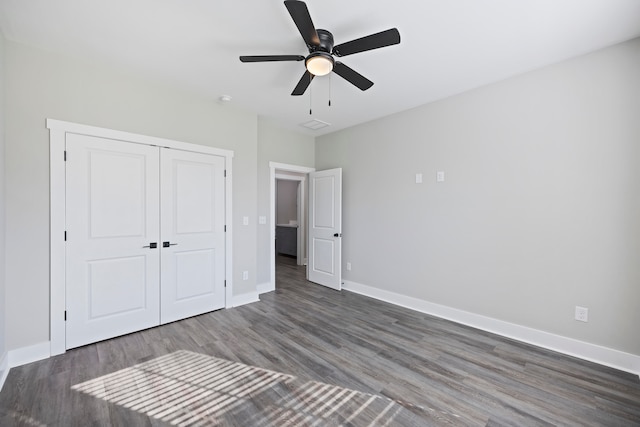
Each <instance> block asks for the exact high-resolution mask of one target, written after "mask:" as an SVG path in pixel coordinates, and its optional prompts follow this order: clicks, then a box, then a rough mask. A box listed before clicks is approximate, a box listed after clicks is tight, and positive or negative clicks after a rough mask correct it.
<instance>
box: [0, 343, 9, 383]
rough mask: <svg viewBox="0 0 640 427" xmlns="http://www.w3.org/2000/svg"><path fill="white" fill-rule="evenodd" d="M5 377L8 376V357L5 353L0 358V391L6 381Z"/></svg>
mask: <svg viewBox="0 0 640 427" xmlns="http://www.w3.org/2000/svg"><path fill="white" fill-rule="evenodd" d="M7 375H9V355H8V353H6V352H5V353H4V354H3V355H2V357H0V391H2V386H3V385H4V381H5V380H6V379H7Z"/></svg>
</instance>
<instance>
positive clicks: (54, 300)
mask: <svg viewBox="0 0 640 427" xmlns="http://www.w3.org/2000/svg"><path fill="white" fill-rule="evenodd" d="M46 127H47V128H48V129H49V167H50V169H49V170H50V224H49V227H50V228H49V245H50V246H49V250H50V258H49V259H50V264H49V274H50V286H51V288H50V289H51V290H50V308H49V315H50V327H51V330H50V339H51V341H50V342H51V355H52V356H54V355H57V354H62V353H64V352H65V351H66V342H65V321H64V311H65V307H66V301H65V283H66V280H65V278H66V272H65V264H66V262H65V240H64V238H65V236H64V234H65V226H66V218H65V187H66V185H65V164H64V151H65V140H66V134H67V133H75V134H80V135H89V136H97V137H101V138H108V139H115V140H120V141H127V142H131V143H136V144H145V145H154V146H158V147H167V148H174V149H179V150H184V151H192V152H197V153H205V154H213V155H216V156H222V157H224V158H225V169H226V171H227V179H226V180H225V198H226V200H225V205H226V206H225V218H226V220H225V223H226V225H227V233H226V235H225V256H226V261H225V278H226V282H227V288H226V291H225V297H226V302H225V306H226V307H227V308H229V307H232V306H233V305H232V304H233V274H232V272H233V268H232V267H233V233H232V230H233V224H232V218H233V215H232V207H233V204H232V191H231V190H232V178H233V173H232V159H233V151H231V150H223V149H219V148H213V147H208V146H204V145H198V144H190V143H186V142H181V141H174V140H170V139H164V138H156V137H152V136H146V135H139V134H134V133H129V132H122V131H117V130H112V129H105V128H99V127H95V126H88V125H82V124H78V123H71V122H64V121H60V120H53V119H47V121H46Z"/></svg>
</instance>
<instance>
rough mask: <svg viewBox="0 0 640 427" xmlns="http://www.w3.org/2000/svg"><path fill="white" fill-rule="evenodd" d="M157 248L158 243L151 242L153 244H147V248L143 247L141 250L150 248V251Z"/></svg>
mask: <svg viewBox="0 0 640 427" xmlns="http://www.w3.org/2000/svg"><path fill="white" fill-rule="evenodd" d="M157 247H158V243H156V242H153V243H149V244H148V245H147V246H143V248H150V249H155V248H157Z"/></svg>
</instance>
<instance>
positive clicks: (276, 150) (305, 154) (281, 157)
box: [257, 118, 315, 284]
mask: <svg viewBox="0 0 640 427" xmlns="http://www.w3.org/2000/svg"><path fill="white" fill-rule="evenodd" d="M314 146H315V143H314V138H313V137H311V136H307V135H302V134H299V133H297V132H291V131H289V130H285V129H282V128H280V127H279V126H277V125H275V124H274V123H272V122H271V121H269V120H268V119H264V118H259V119H258V212H259V215H263V216H265V217H267V224H265V225H259V226H258V227H259V229H258V278H257V282H258V284H263V283H269V280H270V274H271V270H270V268H271V266H270V259H269V253H270V247H271V245H273V244H274V242H272V241H271V237H270V233H269V225H268V224H270V223H271V219H270V218H271V211H270V208H269V203H270V200H269V198H270V195H269V174H270V170H269V162H276V163H285V164H289V165H296V166H306V167H310V168H312V167H313V166H314V161H315V151H314Z"/></svg>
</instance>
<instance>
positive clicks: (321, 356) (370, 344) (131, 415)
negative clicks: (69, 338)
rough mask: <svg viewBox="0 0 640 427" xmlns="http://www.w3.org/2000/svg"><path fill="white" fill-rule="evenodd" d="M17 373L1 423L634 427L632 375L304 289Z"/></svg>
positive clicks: (288, 275) (639, 409) (639, 418)
mask: <svg viewBox="0 0 640 427" xmlns="http://www.w3.org/2000/svg"><path fill="white" fill-rule="evenodd" d="M280 261H281V262H280V263H279V266H278V269H277V290H276V291H275V292H272V293H269V294H265V295H262V296H261V302H259V303H254V304H250V305H246V306H243V307H238V308H235V309H230V310H221V311H217V312H214V313H209V314H205V315H202V316H197V317H193V318H191V319H186V320H183V321H180V322H175V323H172V324H169V325H165V326H162V327H158V328H153V329H149V330H146V331H142V332H139V333H135V334H130V335H127V336H124V337H120V338H115V339H112V340H108V341H104V342H100V343H97V344H93V345H88V346H85V347H82V348H78V349H74V350H70V351H68V352H67V353H66V354H64V355H61V356H56V357H53V358H50V359H48V360H43V361H40V362H36V363H31V364H29V365H25V366H21V367H18V368H13V369H11V371H10V372H9V376H8V378H7V381H6V383H5V385H4V388H3V390H2V392H1V393H0V426H14V425H24V426H39V425H50V426H92V425H95V426H105V425H117V426H138V425H140V426H161V425H216V424H219V425H238V426H254V425H255V426H269V425H274V426H281V425H290V426H295V425H318V426H325V425H329V426H331V425H357V426H359V425H374V426H375V425H390V426H394V425H407V426H429V425H434V426H450V425H456V426H499V425H513V426H529V425H535V426H538V425H563V426H564V425H576V426H591V425H593V426H596V425H600V426H639V425H640V381H639V379H638V377H637V376H634V375H631V374H628V373H624V372H620V371H616V370H614V369H610V368H606V367H602V366H599V365H595V364H592V363H588V362H585V361H581V360H578V359H574V358H571V357H567V356H563V355H559V354H557V353H553V352H551V351H547V350H543V349H539V348H536V347H533V346H530V345H526V344H522V343H518V342H515V341H511V340H508V339H505V338H501V337H498V336H495V335H492V334H489V333H485V332H482V331H478V330H475V329H472V328H469V327H465V326H461V325H457V324H454V323H451V322H448V321H445V320H441V319H437V318H433V317H430V316H427V315H424V314H421V313H417V312H413V311H411V310H407V309H403V308H400V307H396V306H393V305H390V304H386V303H382V302H379V301H376V300H373V299H369V298H366V297H363V296H360V295H356V294H353V293H349V292H346V291H343V292H337V291H332V290H330V289H326V288H323V287H321V286H317V285H313V284H310V283H309V282H306V281H305V280H304V269H301V268H300V267H297V266H296V265H295V262H294V261H292V260H290V259H286V258H282V259H281V260H280Z"/></svg>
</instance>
